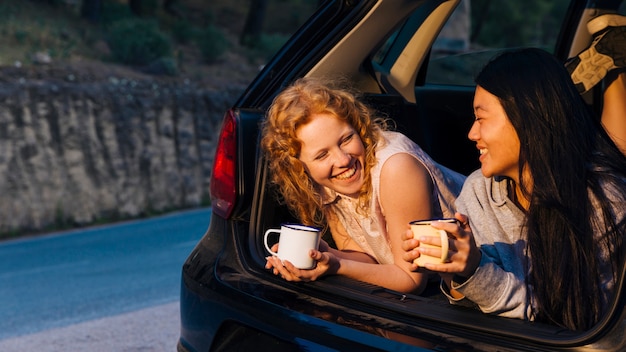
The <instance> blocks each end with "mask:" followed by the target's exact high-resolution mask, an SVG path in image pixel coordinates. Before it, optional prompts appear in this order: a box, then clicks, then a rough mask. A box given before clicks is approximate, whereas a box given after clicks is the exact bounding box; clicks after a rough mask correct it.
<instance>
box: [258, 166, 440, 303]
mask: <svg viewBox="0 0 626 352" xmlns="http://www.w3.org/2000/svg"><path fill="white" fill-rule="evenodd" d="M380 183H381V184H380V198H381V200H380V201H381V206H382V207H383V209H384V214H385V221H386V227H387V231H388V234H389V239H390V244H391V251H392V253H393V257H394V263H393V264H374V263H372V262H367V261H364V260H360V259H356V258H350V257H348V256H347V253H346V252H349V251H352V250H358V251H360V252H362V249H360V247H358V246H357V245H356V244H355V243H354V242H353V241H352V240H349V241H348V240H346V239H345V238H344V236H342V235H341V230H340V231H337V229H338V228H340V227H338V226H337V224H336V223H335V224H334V225H333V226H335V229H334V230H335V234H334V235H333V237H335V236H339V237H335V238H334V239H335V240H336V241H337V240H339V242H340V243H341V244H339V243H338V244H337V245H338V247H340V248H342V251H341V253H337V252H338V251H334V250H331V251H328V252H320V251H312V253H311V256H312V257H313V258H314V259H315V260H316V261H317V267H316V268H315V269H312V270H300V269H297V268H295V267H293V265H291V263H288V262H285V263H284V266H283V265H282V264H280V263H279V262H275V263H274V261H276V258H269V259H268V263H270V266H272V267H273V268H274V270H275V274H280V275H281V276H283V277H284V278H285V279H286V280H289V281H311V280H316V279H317V278H319V277H320V276H322V275H328V274H339V275H344V276H346V277H350V278H353V279H356V280H360V281H364V282H368V283H371V284H375V285H379V286H382V287H386V288H389V289H392V290H396V291H400V292H411V293H419V292H421V291H423V289H424V288H425V286H426V283H427V275H428V274H425V273H420V272H412V271H411V264H410V263H407V262H406V261H404V260H403V259H402V255H403V254H404V251H403V250H402V247H401V244H402V234H403V233H404V232H405V231H406V230H407V228H408V223H409V222H410V221H412V220H418V219H427V218H430V217H431V216H432V199H431V195H432V181H431V179H430V175H429V174H428V171H427V170H426V169H425V168H424V166H423V165H422V164H421V163H419V161H417V160H416V159H415V158H414V157H412V156H410V155H408V154H398V155H395V156H393V157H391V158H389V159H388V160H387V162H386V163H385V165H384V166H383V169H382V172H381V180H380ZM331 221H332V220H331ZM331 230H332V227H331ZM355 246H356V247H355ZM357 247H358V249H357ZM351 255H359V256H360V255H365V253H359V254H357V253H356V252H354V253H351ZM359 258H363V257H359ZM355 259H356V260H355Z"/></svg>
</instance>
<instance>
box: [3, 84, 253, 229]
mask: <svg viewBox="0 0 626 352" xmlns="http://www.w3.org/2000/svg"><path fill="white" fill-rule="evenodd" d="M241 90H242V88H241V87H239V88H232V89H227V90H225V91H224V90H222V91H214V90H206V89H203V88H202V87H197V86H193V85H192V84H185V83H178V84H173V83H172V84H163V83H156V82H155V81H137V80H127V79H115V78H111V79H109V80H108V81H105V82H95V83H94V82H91V83H89V82H87V83H85V82H83V83H77V82H54V83H50V82H43V81H41V80H37V79H20V80H17V81H16V82H5V83H0V194H2V197H1V198H0V233H6V232H25V231H38V230H41V229H45V228H49V227H51V226H55V225H57V226H58V225H83V224H89V223H92V222H94V221H96V220H98V219H102V218H116V219H117V218H129V217H136V216H140V215H143V214H149V213H151V212H155V211H156V212H160V211H165V210H172V209H181V208H188V207H195V206H200V205H201V204H203V202H206V201H207V200H208V194H209V193H208V192H209V185H208V184H209V178H210V175H211V166H212V161H213V152H214V143H215V139H216V138H217V134H218V133H219V127H220V124H221V121H222V117H223V114H224V111H225V110H226V109H227V108H228V107H229V106H230V105H231V104H232V103H233V102H234V101H235V99H236V98H237V96H238V95H239V93H240V92H241Z"/></svg>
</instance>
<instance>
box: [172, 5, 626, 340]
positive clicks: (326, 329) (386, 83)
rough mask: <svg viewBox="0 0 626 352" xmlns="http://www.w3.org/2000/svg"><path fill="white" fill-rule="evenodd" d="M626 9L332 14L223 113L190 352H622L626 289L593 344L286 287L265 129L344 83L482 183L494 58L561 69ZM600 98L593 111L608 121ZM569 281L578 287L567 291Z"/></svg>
mask: <svg viewBox="0 0 626 352" xmlns="http://www.w3.org/2000/svg"><path fill="white" fill-rule="evenodd" d="M619 2H620V1H604V2H603V1H592V0H589V1H580V0H572V1H570V0H560V1H539V0H527V1H488V0H487V1H477V0H474V1H471V3H470V1H469V0H329V1H326V2H324V3H323V4H322V5H320V7H319V8H318V10H317V11H316V12H315V13H314V14H313V15H312V16H311V18H310V19H309V20H308V21H307V22H306V23H305V24H304V25H303V26H302V27H301V28H300V29H299V30H298V31H297V32H296V33H295V34H294V35H293V37H292V38H291V39H290V40H289V41H288V42H287V43H286V45H285V46H284V47H283V48H282V49H281V50H280V51H279V52H278V53H277V54H276V56H275V57H274V58H273V59H272V60H271V61H270V62H269V63H268V64H267V66H265V68H264V69H263V70H262V71H261V72H260V73H259V75H258V77H256V79H254V81H253V82H251V84H250V85H249V87H248V88H247V90H246V91H245V92H244V93H243V94H242V96H241V97H240V98H239V100H238V101H237V102H236V103H235V105H234V106H233V107H232V109H230V110H229V111H227V112H226V115H225V117H224V122H223V126H222V130H221V134H220V137H219V142H218V145H217V150H216V155H215V162H214V168H213V174H212V179H211V185H210V187H211V196H212V207H213V211H212V217H211V222H210V225H209V228H208V230H207V232H206V234H205V235H204V237H203V238H202V240H201V241H200V242H199V243H198V244H197V246H196V247H195V249H194V250H193V252H192V253H191V254H190V255H189V257H188V259H187V260H186V262H185V264H184V266H183V269H182V285H181V296H180V311H181V324H182V326H181V335H180V340H179V342H178V350H179V351H258V350H263V351H299V350H306V351H330V350H339V351H380V350H394V351H395V350H398V351H408V350H413V349H416V350H437V351H474V350H487V351H544V350H545V351H555V350H611V351H615V350H626V337H625V336H624V331H626V328H625V326H626V320H625V316H624V312H625V311H624V297H625V296H624V295H623V294H622V290H623V289H624V285H623V282H624V281H623V279H624V274H622V276H621V277H620V279H619V285H618V289H617V294H616V296H615V300H614V301H613V302H612V305H611V309H610V312H609V313H608V314H607V315H606V317H604V319H602V321H601V322H600V323H598V324H597V325H596V326H595V327H594V328H593V329H591V330H589V331H585V332H572V331H568V330H565V329H562V328H559V327H555V326H551V325H547V324H542V323H535V322H525V321H522V320H517V319H507V318H502V317H496V316H491V315H487V314H483V313H481V312H480V311H478V310H475V309H473V308H469V307H459V306H452V305H450V304H449V303H448V302H447V300H446V299H445V298H444V296H443V295H442V294H441V293H440V292H439V289H438V285H437V284H433V285H432V287H430V286H429V287H428V288H427V289H426V291H425V292H424V294H422V295H419V296H416V295H410V294H402V293H399V292H395V291H392V290H389V289H385V288H382V287H378V286H375V285H371V284H366V283H363V282H358V281H355V280H351V279H348V278H345V277H339V276H327V277H324V278H322V279H319V280H318V281H314V282H308V283H293V282H287V281H285V280H283V279H281V278H280V277H276V276H274V275H273V274H272V273H271V272H270V271H268V270H266V269H264V265H265V259H264V258H265V257H266V255H267V253H266V252H265V249H264V246H263V241H262V237H263V233H264V232H265V231H266V230H267V229H269V228H276V227H278V226H279V225H280V224H281V223H286V222H297V221H298V219H295V218H294V217H293V216H292V215H291V214H290V212H289V211H288V210H287V208H286V207H285V206H284V205H281V204H280V203H279V201H278V198H277V193H276V190H275V189H273V188H272V186H271V185H270V183H269V182H268V170H267V168H266V161H265V160H264V159H263V156H262V154H261V153H260V150H259V147H258V141H259V125H260V122H261V121H262V119H263V118H264V114H265V112H266V110H267V108H268V106H269V105H270V103H271V101H272V99H273V98H274V97H275V96H276V94H277V93H278V92H279V91H281V89H283V88H284V87H285V86H287V85H288V84H290V83H291V82H293V81H294V80H296V79H297V78H300V77H304V76H320V77H341V78H342V79H347V80H348V81H350V82H351V83H352V84H353V85H354V86H355V87H356V88H358V89H359V90H360V91H362V92H363V94H364V97H365V98H366V100H367V102H368V103H369V104H370V105H371V106H372V107H374V108H376V109H378V110H379V111H380V113H381V114H385V116H388V117H390V118H392V119H393V120H394V121H395V125H396V129H397V130H399V131H400V132H403V133H404V134H406V135H407V136H409V137H410V138H411V139H413V140H414V141H415V142H417V143H418V144H419V145H420V146H421V147H422V148H423V149H424V150H425V151H427V152H428V153H429V154H430V155H431V156H432V157H433V158H434V159H435V160H436V161H438V162H439V163H441V164H443V165H445V166H447V167H449V168H452V169H454V170H457V171H459V172H461V173H464V174H469V173H470V172H471V171H473V170H475V169H477V168H478V167H479V164H478V155H477V154H478V153H477V151H476V148H475V146H474V145H473V143H471V142H470V141H469V140H468V139H467V132H468V130H469V128H470V126H471V124H472V122H473V111H472V98H473V93H474V84H473V76H474V74H476V73H477V70H478V69H480V68H481V67H482V65H483V64H484V63H485V61H486V60H488V59H489V58H491V57H492V56H493V55H494V54H495V53H496V52H498V51H501V50H506V49H509V48H514V47H524V46H534V47H541V48H544V49H546V50H548V51H551V52H552V53H554V54H555V55H556V56H557V57H558V58H560V59H562V60H563V61H565V60H566V59H567V58H568V57H572V56H574V55H576V54H577V53H578V52H580V51H581V50H583V49H584V48H585V47H586V46H587V45H588V44H589V42H590V40H591V38H590V35H589V33H588V32H587V30H586V27H585V24H586V22H587V21H588V20H589V19H590V18H592V17H593V16H597V15H598V14H601V13H604V12H615V11H623V9H621V8H620V6H621V4H619ZM600 98H601V92H599V91H592V92H589V93H588V94H587V95H586V96H585V99H586V100H587V102H588V103H589V104H590V105H592V106H593V108H595V109H600V104H601V99H600ZM565 279H566V278H565Z"/></svg>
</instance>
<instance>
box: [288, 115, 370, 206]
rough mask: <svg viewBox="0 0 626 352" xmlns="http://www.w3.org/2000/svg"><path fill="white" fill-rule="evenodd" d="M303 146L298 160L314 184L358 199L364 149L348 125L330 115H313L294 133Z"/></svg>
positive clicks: (362, 180)
mask: <svg viewBox="0 0 626 352" xmlns="http://www.w3.org/2000/svg"><path fill="white" fill-rule="evenodd" d="M296 137H297V138H298V140H300V142H301V143H302V148H301V150H300V156H299V159H300V161H302V162H303V163H304V165H305V168H306V170H307V172H308V174H309V175H310V177H311V178H312V179H313V181H315V182H316V183H318V184H320V185H322V186H325V187H328V188H330V189H333V190H334V191H336V192H338V193H341V194H344V195H347V196H351V197H358V194H359V191H360V190H361V187H362V186H363V182H364V172H363V169H364V166H365V147H364V146H363V142H362V141H361V139H360V138H359V134H358V133H357V131H356V130H354V128H353V127H352V126H351V125H350V124H348V123H347V122H345V121H343V120H341V119H339V118H337V117H335V116H333V115H330V114H315V115H313V116H311V120H310V121H309V123H307V124H305V125H302V126H300V127H299V128H298V130H297V131H296Z"/></svg>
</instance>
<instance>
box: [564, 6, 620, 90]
mask: <svg viewBox="0 0 626 352" xmlns="http://www.w3.org/2000/svg"><path fill="white" fill-rule="evenodd" d="M605 16H607V15H604V16H601V17H605ZM619 17H620V18H624V16H619ZM598 18H599V17H598ZM610 18H613V17H610ZM624 20H625V21H626V19H624ZM592 21H593V20H592ZM620 21H621V19H620ZM611 23H615V21H613V22H611V21H605V20H603V21H597V22H594V24H593V26H592V27H593V29H594V30H595V29H598V28H599V30H600V31H602V30H603V29H605V28H607V30H606V31H604V32H601V33H599V34H597V35H596V37H595V38H594V40H593V42H592V43H591V45H590V46H589V48H587V49H586V50H584V51H583V52H581V53H580V54H578V55H577V56H576V57H574V58H572V59H570V60H569V61H567V62H566V64H565V67H566V68H567V71H568V72H569V74H570V76H571V77H572V81H574V84H575V85H576V88H577V89H578V91H579V92H580V93H581V94H583V93H586V92H588V91H589V90H590V89H591V88H593V87H594V86H595V85H596V84H598V83H599V82H600V81H602V79H603V78H604V77H605V76H606V74H607V72H609V71H611V70H614V69H622V68H624V67H626V26H617V27H616V26H612V25H611ZM619 23H621V22H619ZM596 33H597V32H596Z"/></svg>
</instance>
